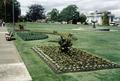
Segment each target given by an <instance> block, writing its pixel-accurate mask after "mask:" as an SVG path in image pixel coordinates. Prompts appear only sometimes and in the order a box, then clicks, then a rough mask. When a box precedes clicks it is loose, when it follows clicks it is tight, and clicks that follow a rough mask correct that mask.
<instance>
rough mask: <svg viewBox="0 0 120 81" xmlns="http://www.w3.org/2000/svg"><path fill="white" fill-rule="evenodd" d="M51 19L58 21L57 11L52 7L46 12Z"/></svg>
mask: <svg viewBox="0 0 120 81" xmlns="http://www.w3.org/2000/svg"><path fill="white" fill-rule="evenodd" d="M48 16H50V20H51V21H58V16H59V11H58V10H57V9H56V8H54V9H53V10H52V11H51V12H49V13H48Z"/></svg>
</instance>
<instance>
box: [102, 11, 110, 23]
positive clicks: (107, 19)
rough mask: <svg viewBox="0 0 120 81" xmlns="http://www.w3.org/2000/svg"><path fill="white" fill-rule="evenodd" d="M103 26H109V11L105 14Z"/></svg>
mask: <svg viewBox="0 0 120 81" xmlns="http://www.w3.org/2000/svg"><path fill="white" fill-rule="evenodd" d="M102 24H103V25H109V12H107V11H105V12H103V16H102Z"/></svg>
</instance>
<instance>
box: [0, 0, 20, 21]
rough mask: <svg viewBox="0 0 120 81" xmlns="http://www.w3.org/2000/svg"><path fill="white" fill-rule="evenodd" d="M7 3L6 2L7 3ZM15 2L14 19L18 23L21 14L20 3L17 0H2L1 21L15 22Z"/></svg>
mask: <svg viewBox="0 0 120 81" xmlns="http://www.w3.org/2000/svg"><path fill="white" fill-rule="evenodd" d="M5 1H6V2H5ZM13 1H14V19H15V21H18V18H19V16H20V14H21V9H20V3H19V2H18V1H17V0H0V19H4V21H6V22H12V21H13V13H12V11H13Z"/></svg>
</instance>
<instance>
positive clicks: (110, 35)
mask: <svg viewBox="0 0 120 81" xmlns="http://www.w3.org/2000/svg"><path fill="white" fill-rule="evenodd" d="M24 25H25V28H27V29H30V30H32V31H54V30H56V31H58V32H69V33H72V34H74V36H76V37H77V38H78V40H77V41H73V43H74V45H73V46H74V47H76V48H81V49H83V50H85V51H87V52H90V53H93V54H95V55H98V56H100V57H103V58H105V59H108V60H110V61H112V62H115V63H118V64H120V27H108V28H110V29H113V30H118V31H110V32H95V31H89V32H88V31H80V30H72V29H77V28H85V29H87V28H88V29H91V27H92V26H83V25H71V24H70V25H61V24H39V23H24ZM8 26H11V25H8ZM99 27H100V26H99ZM58 38H59V37H58V36H55V35H49V38H48V39H45V40H39V41H23V40H22V39H21V38H20V37H18V36H17V40H16V41H15V44H16V46H17V49H18V51H19V53H20V55H21V57H22V59H23V61H24V62H25V64H26V66H27V68H28V71H29V72H30V75H31V76H32V79H33V81H120V69H110V70H100V71H91V72H77V73H65V74H55V73H54V72H53V71H52V70H51V69H50V68H49V67H48V66H47V64H46V63H44V61H42V60H41V59H40V58H39V56H38V55H37V54H36V53H34V51H32V49H31V47H33V46H35V45H57V43H54V42H49V41H51V40H57V39H58Z"/></svg>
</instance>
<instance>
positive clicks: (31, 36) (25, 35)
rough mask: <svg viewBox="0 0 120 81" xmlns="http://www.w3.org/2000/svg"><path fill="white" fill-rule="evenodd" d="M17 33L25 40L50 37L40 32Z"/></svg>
mask: <svg viewBox="0 0 120 81" xmlns="http://www.w3.org/2000/svg"><path fill="white" fill-rule="evenodd" d="M17 35H18V36H19V37H21V38H22V39H23V40H24V41H31V40H42V39H46V38H48V35H46V34H43V33H39V32H17Z"/></svg>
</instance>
